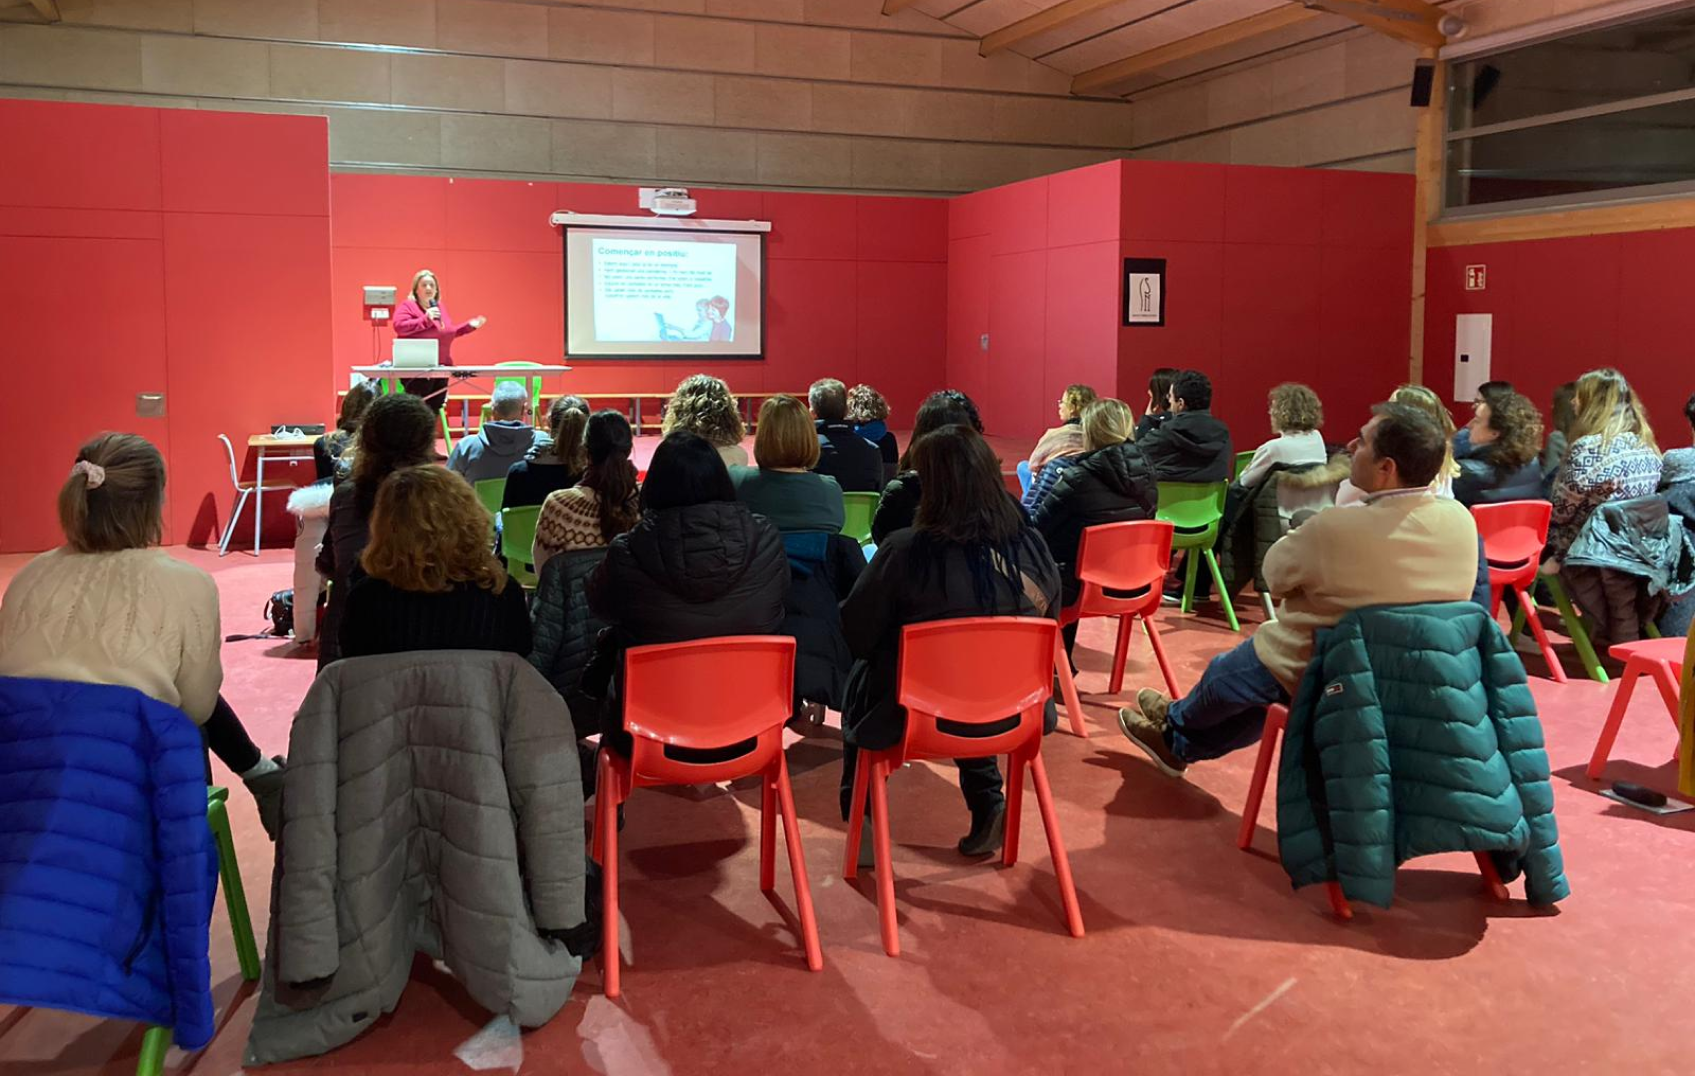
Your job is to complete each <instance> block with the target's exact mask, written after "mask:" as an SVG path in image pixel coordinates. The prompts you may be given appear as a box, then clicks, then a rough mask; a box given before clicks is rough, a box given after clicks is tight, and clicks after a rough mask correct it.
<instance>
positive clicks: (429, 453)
mask: <svg viewBox="0 0 1695 1076" xmlns="http://www.w3.org/2000/svg"><path fill="white" fill-rule="evenodd" d="M435 459H436V416H435V412H433V411H431V410H430V409H429V407H428V406H427V405H426V404H425V403H424V402H423V400H421V399H419V398H418V397H417V396H413V395H411V394H407V393H402V394H396V395H393V396H384V397H382V398H381V399H379V400H377V401H375V402H374V403H372V404H371V409H370V410H369V411H368V412H366V414H365V421H364V422H363V423H361V424H360V426H359V451H358V455H357V456H356V457H355V458H354V461H353V475H352V477H351V478H350V479H349V480H348V481H346V482H343V483H341V484H340V485H339V486H337V487H336V491H335V494H334V495H333V496H332V497H331V498H330V523H329V528H328V529H327V530H326V531H325V532H324V544H323V545H322V546H320V547H319V548H318V562H317V568H318V574H319V575H322V576H323V577H324V578H326V579H328V580H329V581H330V600H329V603H328V604H327V605H326V606H325V607H324V623H323V628H322V630H321V631H320V633H319V636H318V668H319V670H320V671H321V670H322V669H323V668H324V666H326V665H328V664H329V663H330V662H332V661H335V660H336V659H337V658H339V657H341V617H342V612H343V610H345V609H346V608H347V594H348V591H349V590H350V589H351V588H352V586H353V583H354V581H355V580H356V579H357V578H358V577H359V576H361V575H362V574H363V569H361V568H360V567H359V555H360V554H361V553H363V552H364V551H365V543H366V542H367V541H369V540H370V530H369V528H370V519H371V508H372V506H373V505H375V504H376V503H377V488H378V487H379V486H381V485H382V483H383V479H385V478H387V477H388V476H389V475H391V474H393V473H394V472H395V471H398V470H400V469H401V468H402V467H416V466H419V465H421V464H425V463H433V462H435Z"/></svg>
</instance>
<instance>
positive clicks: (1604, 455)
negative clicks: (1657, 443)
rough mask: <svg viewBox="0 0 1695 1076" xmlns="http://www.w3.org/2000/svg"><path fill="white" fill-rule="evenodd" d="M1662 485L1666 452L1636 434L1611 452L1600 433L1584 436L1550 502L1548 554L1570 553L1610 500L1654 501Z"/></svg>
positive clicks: (1620, 439) (1570, 455)
mask: <svg viewBox="0 0 1695 1076" xmlns="http://www.w3.org/2000/svg"><path fill="white" fill-rule="evenodd" d="M1659 484H1660V454H1659V453H1658V452H1655V451H1654V450H1653V449H1651V448H1649V447H1648V446H1647V445H1645V444H1643V443H1642V442H1641V440H1639V439H1638V438H1637V436H1636V435H1635V434H1634V433H1621V434H1619V435H1618V436H1617V437H1615V438H1613V440H1612V443H1611V444H1609V445H1607V446H1606V447H1605V448H1602V446H1601V436H1600V434H1593V433H1592V434H1590V435H1588V436H1587V437H1579V438H1578V439H1577V440H1575V441H1573V442H1572V443H1571V448H1570V449H1568V450H1567V452H1566V459H1565V463H1564V464H1562V465H1561V466H1560V472H1559V477H1558V478H1556V479H1555V480H1554V490H1553V494H1552V496H1551V497H1550V499H1551V500H1552V501H1553V502H1554V516H1553V521H1552V524H1551V525H1550V526H1549V528H1548V552H1547V555H1548V556H1550V557H1553V558H1554V559H1556V560H1559V559H1561V558H1563V557H1564V556H1565V555H1566V550H1567V549H1570V548H1571V543H1572V542H1573V541H1574V540H1576V538H1577V535H1578V532H1580V531H1582V530H1583V525H1584V524H1585V523H1587V522H1588V521H1589V517H1590V516H1591V515H1592V514H1594V511H1595V509H1597V508H1599V507H1600V506H1601V505H1603V504H1606V503H1607V502H1608V501H1628V500H1632V499H1634V498H1637V497H1651V496H1653V495H1654V491H1655V489H1657V488H1658V487H1659Z"/></svg>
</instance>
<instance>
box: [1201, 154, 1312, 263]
mask: <svg viewBox="0 0 1695 1076" xmlns="http://www.w3.org/2000/svg"><path fill="white" fill-rule="evenodd" d="M1323 220H1324V173H1323V172H1320V171H1316V170H1311V169H1304V168H1254V167H1249V166H1243V165H1238V166H1236V167H1233V168H1231V169H1230V170H1229V171H1228V172H1227V173H1226V174H1225V177H1224V241H1225V242H1226V243H1303V244H1310V243H1315V242H1318V241H1320V236H1321V235H1322V228H1323V223H1322V222H1323Z"/></svg>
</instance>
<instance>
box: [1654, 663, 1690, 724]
mask: <svg viewBox="0 0 1695 1076" xmlns="http://www.w3.org/2000/svg"><path fill="white" fill-rule="evenodd" d="M1678 671H1679V670H1678V667H1677V666H1676V665H1668V664H1666V663H1665V662H1663V661H1656V662H1654V667H1653V676H1654V683H1656V684H1658V685H1659V688H1660V698H1661V699H1663V700H1664V701H1665V704H1666V713H1667V714H1669V715H1670V716H1671V724H1672V728H1674V729H1677V730H1678V734H1679V735H1680V736H1681V735H1682V733H1683V721H1682V719H1681V718H1680V717H1679V716H1678V715H1679V714H1681V713H1682V712H1683V694H1682V692H1681V691H1680V690H1679V688H1678V686H1677V677H1678Z"/></svg>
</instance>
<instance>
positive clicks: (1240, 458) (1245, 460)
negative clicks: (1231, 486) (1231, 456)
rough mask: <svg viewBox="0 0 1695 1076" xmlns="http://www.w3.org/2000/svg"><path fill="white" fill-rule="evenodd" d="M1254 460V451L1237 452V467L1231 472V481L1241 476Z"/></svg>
mask: <svg viewBox="0 0 1695 1076" xmlns="http://www.w3.org/2000/svg"><path fill="white" fill-rule="evenodd" d="M1253 460H1254V454H1253V453H1252V452H1238V453H1236V467H1235V469H1234V470H1232V471H1231V472H1230V481H1232V482H1234V481H1236V480H1237V479H1238V478H1241V477H1242V472H1243V471H1245V470H1247V469H1248V464H1250V463H1252V462H1253Z"/></svg>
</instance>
